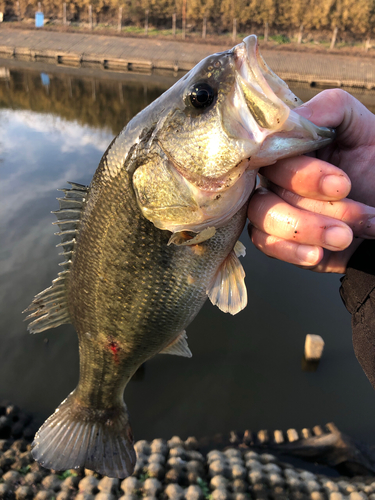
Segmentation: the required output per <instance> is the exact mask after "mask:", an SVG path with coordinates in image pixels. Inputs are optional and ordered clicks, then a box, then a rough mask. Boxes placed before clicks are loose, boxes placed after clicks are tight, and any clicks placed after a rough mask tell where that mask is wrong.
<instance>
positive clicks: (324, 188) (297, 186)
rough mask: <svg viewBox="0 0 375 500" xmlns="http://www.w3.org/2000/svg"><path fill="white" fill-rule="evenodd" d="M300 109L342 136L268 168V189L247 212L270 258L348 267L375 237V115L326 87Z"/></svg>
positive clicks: (324, 268) (330, 268)
mask: <svg viewBox="0 0 375 500" xmlns="http://www.w3.org/2000/svg"><path fill="white" fill-rule="evenodd" d="M296 112H298V113H300V114H301V115H302V116H304V117H306V118H308V119H309V120H310V121H312V122H313V123H315V124H316V125H319V126H327V127H333V128H336V131H337V138H336V140H335V141H334V142H333V143H332V144H330V145H329V146H326V147H325V148H323V149H322V150H319V151H317V152H316V157H309V156H300V157H296V158H288V159H285V160H281V161H279V162H277V163H276V164H275V165H271V166H269V167H265V168H263V169H261V171H260V173H261V174H262V177H261V185H262V187H260V188H258V189H257V190H256V192H255V194H254V196H253V197H252V199H251V200H250V204H249V210H248V216H249V219H250V221H251V225H250V226H249V231H250V233H251V239H252V241H253V243H254V244H255V246H256V247H257V248H258V249H260V250H262V251H263V252H264V253H266V254H267V255H269V256H271V257H275V258H278V259H280V260H284V261H287V262H291V263H293V264H296V265H299V266H303V267H308V268H310V269H313V270H315V271H320V272H340V273H342V272H344V271H345V269H346V265H347V262H348V260H349V258H350V256H351V255H352V254H353V252H354V250H355V249H356V248H357V247H358V245H359V244H360V243H361V241H362V239H361V238H375V209H374V208H373V207H374V206H375V166H374V162H375V116H374V115H373V114H372V113H371V112H370V111H368V110H367V108H365V107H364V106H363V105H362V104H361V103H360V102H359V101H357V100H356V99H355V98H354V97H352V96H351V95H350V94H348V93H346V92H344V91H342V90H338V89H335V90H326V91H323V92H321V93H320V94H318V95H317V96H316V97H314V98H313V99H312V100H311V101H309V102H308V103H306V104H304V105H303V106H301V107H300V108H298V109H297V110H296ZM335 165H336V166H335ZM337 167H339V168H337ZM340 169H341V170H340ZM349 193H350V194H349ZM348 195H349V197H350V199H349V198H345V197H346V196H348ZM353 235H354V236H355V237H356V238H355V239H354V241H352V240H353Z"/></svg>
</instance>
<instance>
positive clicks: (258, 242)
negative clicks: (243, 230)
mask: <svg viewBox="0 0 375 500" xmlns="http://www.w3.org/2000/svg"><path fill="white" fill-rule="evenodd" d="M248 231H249V235H250V238H251V241H252V242H253V243H254V245H255V246H256V247H257V248H258V250H260V251H262V252H263V253H265V254H266V255H268V256H269V257H273V258H275V259H279V260H282V261H284V262H289V263H290V264H295V265H296V266H306V267H313V266H316V265H318V263H319V262H320V260H321V259H322V258H323V249H322V248H320V247H318V246H312V245H300V244H299V243H295V242H294V241H287V240H284V239H282V238H279V237H278V236H271V235H269V234H266V233H264V232H263V231H261V230H260V229H257V228H256V227H254V226H252V225H251V224H249V226H248Z"/></svg>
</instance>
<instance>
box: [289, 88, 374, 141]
mask: <svg viewBox="0 0 375 500" xmlns="http://www.w3.org/2000/svg"><path fill="white" fill-rule="evenodd" d="M294 111H295V112H296V113H298V114H300V115H301V116H304V117H305V118H308V119H309V120H310V121H312V122H313V123H315V124H316V125H319V126H326V127H333V128H336V129H337V137H338V142H343V143H345V146H346V147H348V148H351V147H356V148H357V147H359V146H361V145H362V144H372V143H374V134H373V131H374V126H375V117H374V115H373V114H372V113H371V112H370V111H369V110H368V109H367V108H366V107H365V106H364V105H363V104H361V103H360V102H359V101H357V99H355V98H354V97H353V96H351V95H350V94H348V93H347V92H345V91H344V90H341V89H329V90H323V92H320V93H319V94H317V95H316V96H315V97H313V98H312V99H311V100H310V101H308V102H307V103H305V104H303V105H302V106H300V107H299V108H296V109H295V110H294Z"/></svg>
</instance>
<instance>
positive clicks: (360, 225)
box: [268, 183, 375, 239]
mask: <svg viewBox="0 0 375 500" xmlns="http://www.w3.org/2000/svg"><path fill="white" fill-rule="evenodd" d="M268 189H269V190H272V192H273V193H275V194H276V195H277V196H279V197H280V198H281V199H282V200H284V201H285V202H286V203H287V204H288V205H291V206H293V207H295V208H300V209H303V210H307V211H309V212H314V213H316V214H319V215H324V216H326V217H330V218H332V219H337V220H340V221H342V222H344V223H345V224H347V225H348V226H349V227H350V228H351V229H352V231H353V234H354V236H357V237H360V238H367V239H371V238H375V208H373V207H370V206H368V205H364V204H363V203H359V202H356V201H353V200H349V199H348V198H345V199H343V200H340V201H320V200H313V199H310V198H305V197H303V196H299V195H298V194H295V193H292V192H291V191H288V190H287V189H283V188H280V187H279V186H276V185H275V184H272V183H269V185H268Z"/></svg>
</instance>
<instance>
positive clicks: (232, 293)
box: [207, 245, 247, 314]
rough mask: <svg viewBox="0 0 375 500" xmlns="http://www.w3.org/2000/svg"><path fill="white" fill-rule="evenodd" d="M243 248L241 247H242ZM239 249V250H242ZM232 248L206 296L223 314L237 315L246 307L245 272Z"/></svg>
mask: <svg viewBox="0 0 375 500" xmlns="http://www.w3.org/2000/svg"><path fill="white" fill-rule="evenodd" d="M242 247H243V245H242ZM242 247H240V250H243V248H242ZM236 250H237V251H238V250H239V249H238V247H237V249H236V247H235V248H234V250H232V251H231V253H230V254H229V255H228V257H227V258H226V259H225V261H224V262H223V263H222V264H221V266H220V267H219V269H218V271H217V273H216V275H215V278H214V280H213V282H212V285H211V286H210V288H209V289H208V290H207V295H208V297H209V299H210V300H211V302H212V303H213V305H214V306H217V307H218V308H219V309H220V310H221V311H223V312H229V313H231V314H237V313H238V312H240V311H242V309H244V308H245V307H246V305H247V291H246V285H245V271H244V270H243V267H242V264H241V263H240V261H239V260H238V257H237V255H236Z"/></svg>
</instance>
